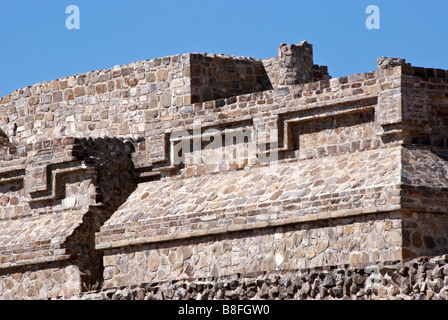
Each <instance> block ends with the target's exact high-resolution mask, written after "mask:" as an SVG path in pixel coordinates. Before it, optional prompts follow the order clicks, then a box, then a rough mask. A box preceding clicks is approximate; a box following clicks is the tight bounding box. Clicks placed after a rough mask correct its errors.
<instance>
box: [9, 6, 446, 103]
mask: <svg viewBox="0 0 448 320" xmlns="http://www.w3.org/2000/svg"><path fill="white" fill-rule="evenodd" d="M71 4H73V5H77V6H78V7H79V9H80V22H81V23H80V29H79V30H68V29H67V28H66V26H65V21H66V19H67V17H68V16H69V14H66V13H65V9H66V7H67V6H68V5H71ZM368 5H377V6H378V7H379V9H380V29H379V30H368V29H367V28H366V26H365V21H366V19H367V17H368V16H369V15H368V14H366V13H365V11H366V8H367V6H368ZM302 40H307V41H308V42H310V43H312V44H313V45H314V61H315V63H317V64H322V65H327V66H328V67H329V72H330V74H331V75H332V76H333V77H339V76H344V75H349V74H352V73H358V72H366V71H371V70H375V69H376V60H377V58H379V57H380V56H388V57H401V58H405V59H406V60H407V61H408V62H411V63H412V64H413V65H417V66H424V67H434V68H442V69H448V1H447V0H427V1H421V0H418V1H417V0H368V1H366V0H338V1H336V0H313V1H311V0H271V1H267V0H257V1H249V0H220V1H212V0H183V1H181V0H163V1H162V0H159V1H152V0H70V1H65V0H0V96H4V95H6V94H8V93H12V92H13V91H14V89H18V88H22V87H26V86H28V85H32V84H34V83H36V82H42V81H45V80H53V79H57V78H61V77H64V76H68V75H73V74H77V73H83V72H88V71H91V70H99V69H106V68H111V67H113V66H115V65H119V64H126V63H130V62H133V61H138V60H145V59H152V58H157V57H162V56H166V55H172V54H177V53H188V52H208V53H229V54H233V55H241V56H252V57H255V58H261V59H264V58H267V57H273V56H276V55H277V47H278V45H279V44H280V43H281V42H285V43H288V44H292V43H299V42H301V41H302Z"/></svg>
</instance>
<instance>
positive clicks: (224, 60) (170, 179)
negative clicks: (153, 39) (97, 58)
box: [0, 42, 448, 299]
mask: <svg viewBox="0 0 448 320" xmlns="http://www.w3.org/2000/svg"><path fill="white" fill-rule="evenodd" d="M447 116H448V71H445V70H439V69H426V68H419V67H414V66H412V65H410V64H409V63H406V61H405V60H404V59H399V58H384V57H382V58H380V59H378V69H377V70H376V71H370V72H366V73H360V74H354V75H349V76H347V77H340V78H335V79H331V78H330V76H329V75H328V72H327V68H326V67H324V66H318V65H315V64H314V63H313V48H312V45H310V44H308V43H307V42H301V43H299V44H297V45H286V44H281V45H280V46H279V49H278V56H277V57H275V58H268V59H266V60H263V61H261V60H259V59H254V58H245V57H235V56H230V55H222V54H220V55H215V54H199V53H193V54H183V55H175V56H170V57H163V58H158V59H152V60H147V61H138V62H134V63H131V64H128V65H124V66H116V67H114V68H111V69H108V70H102V71H92V72H89V73H85V74H79V75H74V76H69V77H65V78H63V79H58V80H53V81H51V82H44V83H39V84H35V85H33V86H30V87H27V88H23V89H19V90H16V91H14V92H13V93H12V94H10V95H7V96H5V97H3V98H1V99H0V298H1V299H21V298H31V299H45V298H64V299H67V298H79V297H82V298H86V297H88V298H89V297H90V298H111V297H112V298H113V297H115V298H116V297H125V298H126V299H127V298H135V297H136V296H135V295H137V296H138V297H139V298H145V297H146V298H157V299H159V298H166V297H167V295H168V298H170V299H171V298H173V297H174V296H176V297H180V298H190V297H193V298H197V297H198V296H199V297H200V298H206V297H209V298H219V299H221V298H222V299H227V298H232V299H235V298H277V297H280V298H287V297H288V298H303V299H304V298H317V299H319V298H320V299H323V298H328V297H335V298H344V297H345V298H352V299H353V298H378V297H379V298H392V297H393V298H395V297H403V298H422V297H423V296H422V295H421V294H420V292H422V294H423V295H425V296H424V297H425V298H428V299H429V298H440V299H445V298H446V294H445V293H444V292H445V291H444V289H443V290H442V288H445V287H446V277H445V278H444V277H441V276H439V273H440V270H439V269H437V270H439V271H436V269H435V267H434V266H433V265H431V266H429V265H425V266H423V267H422V268H426V269H427V270H432V271H434V272H435V274H436V275H437V276H436V277H435V278H434V279H435V280H434V279H433V278H419V279H420V280H418V281H419V282H418V283H419V285H418V286H420V285H423V284H422V283H423V282H424V283H426V284H425V285H424V286H427V287H428V288H429V287H431V286H432V287H431V289H430V291H428V290H429V289H428V290H427V289H426V287H425V288H423V289H422V288H421V287H419V288H420V289H419V290H420V291H419V293H418V294H417V293H415V294H414V293H413V292H415V291H412V290H415V288H414V287H413V286H414V284H413V285H412V290H411V289H410V290H411V291H406V290H408V289H405V287H404V285H403V282H406V281H408V282H409V281H410V282H412V283H414V282H413V281H414V280H415V279H414V278H415V277H414V278H413V276H412V277H411V276H410V275H409V274H399V275H400V277H401V278H399V281H401V282H396V281H398V280H397V279H398V278H397V277H398V276H397V275H396V273H394V272H392V271H391V273H390V272H389V271H387V270H386V271H387V272H386V271H384V272H386V273H387V275H388V276H390V277H393V281H389V280H387V281H389V282H387V283H385V284H384V286H383V287H382V288H383V289H381V290H380V289H379V288H378V290H377V292H376V291H375V292H374V291H369V292H368V290H373V289H369V288H368V287H365V286H364V283H365V282H366V281H367V280H366V277H365V276H364V273H365V272H366V271H365V270H364V269H362V268H363V266H365V265H366V264H367V265H371V266H374V265H376V266H378V267H379V268H380V270H383V269H381V268H383V266H385V265H393V266H398V265H400V264H403V263H407V262H406V261H409V260H410V259H414V258H418V257H420V256H428V257H430V256H436V255H443V254H446V253H447V250H448V231H447V230H448V212H447V210H448V209H447V208H448V199H447V197H448V180H447V177H448V136H447V132H448V130H447V129H448V128H447V127H448V124H447V122H446V119H447ZM443 259H444V258H439V260H437V263H436V262H434V263H436V264H437V265H438V266H439V267H440V268H441V267H442V264H443V263H442V260H443ZM397 261H399V262H397ZM421 261H423V260H421ZM421 261H417V262H415V263H416V264H417V267H415V268H417V269H419V268H420V264H421ZM431 263H432V262H431ZM434 263H432V264H434ZM443 265H444V264H443ZM310 268H321V269H319V270H321V271H310V270H314V269H310ZM384 268H386V267H384ZM443 268H445V267H443ZM307 270H308V271H307ZM316 270H317V269H316ZM328 270H339V271H337V272H336V273H337V274H339V275H341V277H342V275H344V277H345V278H347V279H351V280H350V281H352V282H354V283H355V284H356V286H354V287H353V288H352V285H351V284H350V285H348V284H346V283H345V282H344V281H345V280H344V281H342V280H341V279H339V278H337V277H333V276H330V275H328V272H327V271H328ZM362 270H364V271H362ZM388 270H389V269H388ZM432 271H431V272H432ZM313 272H314V273H313ZM381 272H383V271H381ZM386 273H382V277H383V278H382V279H383V280H382V281H384V279H389V278H387V276H386ZM389 273H390V274H389ZM286 275H289V276H286ZM302 275H303V276H304V277H305V278H303V281H302V280H301V281H302V282H301V284H300V285H298V284H297V285H295V286H294V285H293V286H291V283H293V282H294V281H296V280H294V281H292V280H291V279H293V278H294V279H296V278H295V277H296V276H298V277H299V278H300V277H302ZM235 277H236V278H235ZM288 277H289V278H288ZM363 277H364V278H363ZM230 278H231V279H232V280H231V281H229V282H228V284H225V283H227V282H226V281H227V280H225V279H230ZM345 278H344V279H345ZM189 279H190V280H189ZM192 279H193V280H192ZM194 279H195V280H194ZM200 279H209V280H204V281H206V282H204V283H205V286H207V288H208V289H211V288H212V287H213V288H215V286H221V287H219V288H218V287H216V288H218V289H216V288H215V289H216V290H215V292H214V293H211V292H208V293H207V294H205V293H203V290H202V289H200V290H199V289H198V288H205V287H204V285H203V284H201V283H202V282H201V281H202V280H200ZM211 279H213V280H211ZM220 279H221V280H222V281H221V280H220ZM272 279H277V280H278V279H280V280H281V279H283V280H281V281H283V282H281V283H284V285H283V287H282V285H281V283H280V284H278V283H276V282H274V281H273V280H272ZM288 279H289V280H288ZM306 279H308V280H306ZM316 279H320V280H318V281H317V282H316ZM337 279H339V280H337ZM363 279H364V280H363ZM400 279H401V280H400ZM427 279H430V280H427ZM277 280H275V281H277ZM280 280H279V281H280ZM232 281H233V282H232ZM235 281H236V282H235ZM246 281H248V283H251V285H246V284H245V283H246ZM254 281H255V282H254ZM341 281H342V282H341ZM347 281H348V280H347ZM422 281H423V282H422ZM425 281H426V282H425ZM441 281H442V283H444V284H443V285H442V284H441ZM336 282H337V283H340V284H338V285H335V284H334V283H336ZM232 283H233V284H232ZM254 283H255V286H254V285H252V284H254ZM391 283H393V285H392V284H391ZM143 284H145V285H143ZM192 284H194V287H193V286H192ZM167 286H168V287H169V288H170V289H169V291H170V293H169V294H168V293H166V292H165V291H164V290H165V289H166V288H168V287H167ZM170 286H175V287H170ZM210 286H211V287H210ZM223 286H224V287H223ZM347 286H348V287H347ZM395 286H397V287H395ZM227 287H228V288H231V289H228V288H227ZM118 288H126V289H125V290H124V291H123V290H122V289H120V290H121V291H117V290H118ZM130 288H133V289H130ZM161 288H165V289H161ZM222 288H224V289H222ZM303 288H305V289H303ZM310 288H312V289H310ZM91 289H98V290H103V291H101V292H100V293H97V294H96V295H90V294H88V295H82V294H81V292H82V291H89V290H91ZM190 289H191V290H190ZM208 289H207V290H208ZM439 289H440V290H439ZM135 290H137V291H135ZM142 290H143V291H142ZM167 290H168V289H167ZM235 290H236V291H235ZM375 290H376V289H375ZM360 292H361V293H360ZM372 292H373V293H372ZM428 292H429V293H428Z"/></svg>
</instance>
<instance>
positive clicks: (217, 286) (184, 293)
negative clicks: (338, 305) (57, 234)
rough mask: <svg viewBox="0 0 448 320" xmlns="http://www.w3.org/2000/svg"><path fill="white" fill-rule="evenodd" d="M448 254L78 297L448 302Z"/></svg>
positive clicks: (198, 280) (156, 285)
mask: <svg viewBox="0 0 448 320" xmlns="http://www.w3.org/2000/svg"><path fill="white" fill-rule="evenodd" d="M447 262H448V257H447V256H446V255H444V256H440V257H434V258H428V257H421V258H419V259H414V260H411V261H408V262H405V263H403V262H398V261H393V262H390V263H378V264H374V265H366V266H363V267H357V268H356V267H353V266H350V265H338V266H333V267H327V268H325V267H320V268H307V269H300V270H288V271H281V272H278V271H267V272H254V273H245V274H244V273H243V274H231V275H226V276H211V277H204V278H190V279H180V280H173V281H164V282H151V283H140V284H139V285H134V286H125V287H118V288H113V289H107V290H102V291H90V292H86V293H82V294H80V295H76V296H73V297H72V299H76V300H78V299H80V300H186V299H194V300H266V299H268V300H448V264H447Z"/></svg>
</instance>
